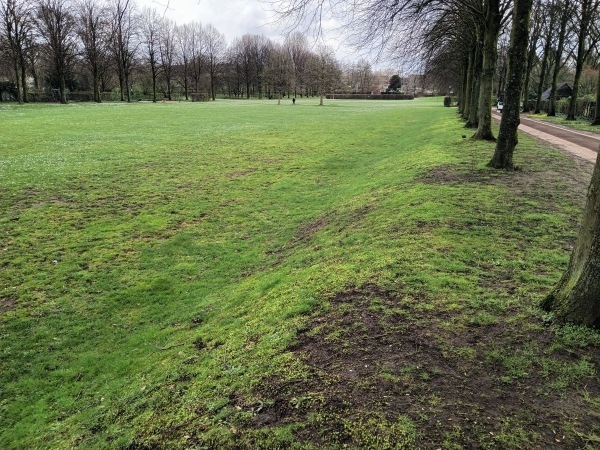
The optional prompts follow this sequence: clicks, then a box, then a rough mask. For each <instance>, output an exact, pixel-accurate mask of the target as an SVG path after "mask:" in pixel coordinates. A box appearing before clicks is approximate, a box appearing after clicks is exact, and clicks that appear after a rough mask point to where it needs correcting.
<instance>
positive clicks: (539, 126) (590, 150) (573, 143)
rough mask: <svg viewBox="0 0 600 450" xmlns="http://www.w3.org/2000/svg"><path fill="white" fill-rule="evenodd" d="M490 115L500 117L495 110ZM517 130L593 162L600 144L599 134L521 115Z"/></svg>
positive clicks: (497, 118) (495, 117)
mask: <svg viewBox="0 0 600 450" xmlns="http://www.w3.org/2000/svg"><path fill="white" fill-rule="evenodd" d="M492 117H494V119H496V120H500V118H501V117H502V116H501V115H500V114H498V113H496V112H495V111H494V112H493V114H492ZM519 131H521V132H523V133H526V134H528V135H530V136H533V137H535V138H537V139H539V140H541V141H544V142H547V143H549V144H552V145H553V146H555V147H558V148H560V149H562V150H565V151H567V152H569V153H572V154H574V155H576V156H579V157H580V158H583V159H585V160H587V161H591V162H595V161H596V157H597V155H598V148H599V146H600V134H597V135H594V134H591V133H584V132H581V131H578V130H573V129H572V128H567V127H562V126H560V125H555V124H552V123H548V122H544V121H542V120H535V119H532V118H530V117H527V116H523V115H522V116H521V125H519Z"/></svg>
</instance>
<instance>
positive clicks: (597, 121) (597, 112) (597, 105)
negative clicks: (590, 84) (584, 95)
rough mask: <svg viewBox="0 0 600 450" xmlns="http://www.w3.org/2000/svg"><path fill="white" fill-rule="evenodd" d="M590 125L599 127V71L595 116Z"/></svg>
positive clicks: (599, 72)
mask: <svg viewBox="0 0 600 450" xmlns="http://www.w3.org/2000/svg"><path fill="white" fill-rule="evenodd" d="M592 125H600V69H598V86H597V87H596V116H595V117H594V121H593V122H592Z"/></svg>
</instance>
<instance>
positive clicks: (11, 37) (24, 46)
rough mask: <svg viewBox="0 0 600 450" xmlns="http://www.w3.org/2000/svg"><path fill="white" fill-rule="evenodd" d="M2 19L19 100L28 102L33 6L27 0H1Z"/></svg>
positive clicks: (0, 11) (0, 17) (0, 14)
mask: <svg viewBox="0 0 600 450" xmlns="http://www.w3.org/2000/svg"><path fill="white" fill-rule="evenodd" d="M0 8H1V9H0V19H1V20H2V31H3V34H4V37H5V40H6V43H7V44H8V45H7V47H8V48H7V50H8V51H7V53H8V55H9V58H10V61H11V63H12V68H13V71H14V76H15V82H16V85H17V100H18V101H19V102H27V77H26V69H27V53H28V49H29V48H30V46H31V45H30V43H31V41H32V40H33V39H32V38H31V34H32V30H33V27H34V21H33V8H32V7H31V4H30V3H29V2H27V1H26V0H1V1H0Z"/></svg>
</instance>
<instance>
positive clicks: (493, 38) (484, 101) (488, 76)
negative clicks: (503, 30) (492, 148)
mask: <svg viewBox="0 0 600 450" xmlns="http://www.w3.org/2000/svg"><path fill="white" fill-rule="evenodd" d="M486 3H487V5H486V13H485V16H486V19H485V20H486V23H485V27H484V34H483V50H482V53H483V69H482V71H481V80H480V85H479V111H478V113H479V114H478V122H479V123H478V125H477V132H476V133H475V134H474V135H473V139H481V140H486V141H495V140H496V138H495V137H494V134H493V133H492V89H493V82H494V74H495V73H496V60H497V59H498V34H499V32H500V1H499V0H487V2H486Z"/></svg>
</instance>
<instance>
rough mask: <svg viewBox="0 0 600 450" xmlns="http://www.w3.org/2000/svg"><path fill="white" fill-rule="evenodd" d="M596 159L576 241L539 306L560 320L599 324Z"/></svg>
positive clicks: (599, 178) (599, 176)
mask: <svg viewBox="0 0 600 450" xmlns="http://www.w3.org/2000/svg"><path fill="white" fill-rule="evenodd" d="M598 161H599V160H598V159H596V165H595V167H594V174H593V175H592V182H591V184H590V187H589V190H588V198H587V204H586V207H585V210H584V214H583V222H582V224H581V229H580V230H579V236H578V238H577V243H576V244H575V248H574V249H573V253H572V254H571V260H570V261H569V266H568V268H567V271H566V272H565V274H564V275H563V277H562V279H561V280H560V281H559V283H558V286H556V288H555V289H554V290H553V291H552V293H550V295H548V297H546V298H545V299H544V301H543V303H542V307H543V308H544V309H546V310H547V311H551V312H553V313H554V314H555V317H556V319H557V320H558V321H559V322H572V323H575V324H579V325H587V326H594V327H600V165H599V164H598Z"/></svg>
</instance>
